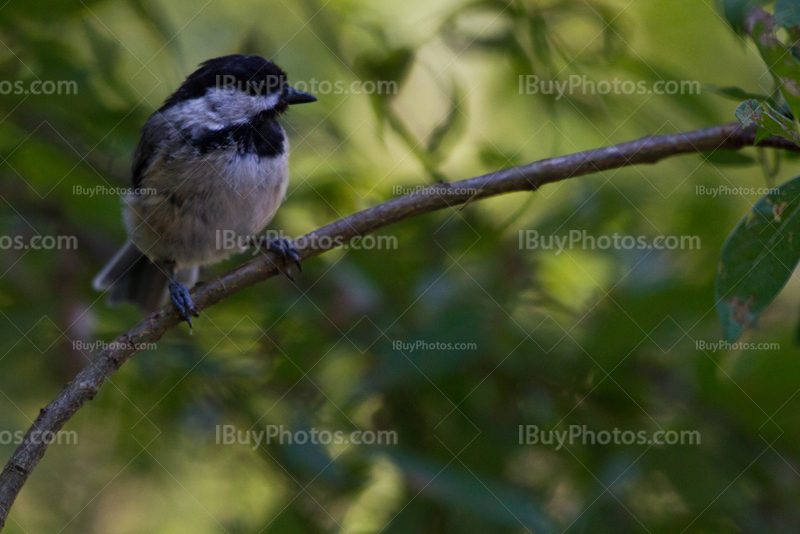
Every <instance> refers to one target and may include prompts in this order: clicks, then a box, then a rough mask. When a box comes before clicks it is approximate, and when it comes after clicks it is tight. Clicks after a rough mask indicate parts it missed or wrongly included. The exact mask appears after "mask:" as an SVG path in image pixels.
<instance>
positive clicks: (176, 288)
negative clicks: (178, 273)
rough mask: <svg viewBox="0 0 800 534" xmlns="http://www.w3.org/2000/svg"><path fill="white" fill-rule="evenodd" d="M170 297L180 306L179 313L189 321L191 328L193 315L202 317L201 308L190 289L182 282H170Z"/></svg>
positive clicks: (176, 305)
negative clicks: (190, 294)
mask: <svg viewBox="0 0 800 534" xmlns="http://www.w3.org/2000/svg"><path fill="white" fill-rule="evenodd" d="M169 298H170V299H172V302H173V304H175V307H177V308H178V313H180V315H181V317H182V318H183V320H184V321H186V322H187V323H189V328H192V317H200V308H198V307H197V305H196V304H195V303H194V301H192V297H190V296H189V289H188V288H187V287H186V286H185V285H183V284H181V283H180V282H174V281H173V282H170V284H169Z"/></svg>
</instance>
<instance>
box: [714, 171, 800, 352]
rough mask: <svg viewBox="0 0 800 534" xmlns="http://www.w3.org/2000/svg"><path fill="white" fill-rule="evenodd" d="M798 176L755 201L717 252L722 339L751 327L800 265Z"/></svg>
mask: <svg viewBox="0 0 800 534" xmlns="http://www.w3.org/2000/svg"><path fill="white" fill-rule="evenodd" d="M798 211H800V176H798V177H795V178H793V179H791V180H789V181H788V182H786V183H784V184H783V185H781V186H780V187H778V188H777V189H776V190H775V191H774V192H772V193H770V194H769V195H766V196H765V197H763V198H761V199H760V200H759V201H758V202H756V204H755V206H753V209H752V211H751V212H750V213H749V214H748V215H747V217H745V218H744V219H742V220H741V221H740V222H739V224H738V225H737V226H736V229H735V230H734V231H733V233H731V235H730V236H729V237H728V239H727V240H726V241H725V244H724V245H723V247H722V254H721V256H720V263H719V270H718V272H717V281H716V291H715V297H716V301H717V315H718V316H719V318H720V321H721V322H722V332H723V335H724V337H725V339H726V340H728V341H733V340H735V339H736V338H738V337H739V336H740V335H741V334H742V332H744V330H745V329H746V328H747V327H748V326H750V325H751V324H753V323H754V322H755V321H756V320H757V319H758V316H759V315H760V314H761V312H762V311H764V308H766V307H767V305H769V303H770V302H772V300H773V299H774V298H775V297H776V296H777V295H778V293H779V292H780V291H781V289H783V286H785V285H786V282H788V281H789V278H790V277H791V276H792V272H793V271H794V268H795V267H796V266H797V263H798V262H799V261H800V246H799V245H800V217H798V216H797V215H798Z"/></svg>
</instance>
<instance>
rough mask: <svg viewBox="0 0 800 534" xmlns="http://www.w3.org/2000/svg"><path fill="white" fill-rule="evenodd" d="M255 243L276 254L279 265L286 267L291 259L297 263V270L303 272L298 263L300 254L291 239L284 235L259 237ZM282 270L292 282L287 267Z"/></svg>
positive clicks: (292, 279) (292, 278)
mask: <svg viewBox="0 0 800 534" xmlns="http://www.w3.org/2000/svg"><path fill="white" fill-rule="evenodd" d="M257 245H258V246H259V247H261V249H262V250H264V251H268V252H274V253H275V254H277V256H278V260H279V261H280V264H281V266H283V267H288V265H289V261H291V262H292V263H294V264H295V265H297V270H298V271H300V272H303V267H302V266H301V265H300V254H299V253H298V252H297V249H296V248H295V246H294V243H292V240H291V239H287V238H285V237H261V238H259V239H258V241H257ZM282 272H283V274H285V275H286V277H287V278H288V279H289V280H291V281H292V282H294V277H293V276H292V273H290V272H289V270H288V269H284V270H282Z"/></svg>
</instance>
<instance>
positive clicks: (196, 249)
mask: <svg viewBox="0 0 800 534" xmlns="http://www.w3.org/2000/svg"><path fill="white" fill-rule="evenodd" d="M316 100H317V99H316V98H315V97H313V96H312V95H310V94H308V93H305V92H303V91H298V90H297V89H294V88H292V87H291V86H290V85H289V84H288V83H287V81H286V73H285V72H284V71H283V70H281V68H280V67H278V66H277V65H275V64H274V63H272V62H271V61H267V60H266V59H264V58H262V57H259V56H242V55H231V56H224V57H220V58H216V59H210V60H208V61H206V62H205V63H203V64H202V65H200V68H198V69H197V70H196V71H195V72H194V73H192V74H191V75H189V77H188V78H187V79H186V81H185V82H184V83H183V84H182V85H181V86H180V88H179V89H178V90H177V91H175V93H174V94H172V95H171V96H170V97H169V98H168V99H167V100H166V101H165V102H164V105H163V106H161V107H160V108H159V109H158V110H157V111H156V112H155V113H153V114H152V115H151V116H150V118H149V119H148V120H147V122H146V123H145V125H144V128H142V133H141V140H140V141H139V145H138V147H137V148H136V152H135V154H134V158H133V168H132V171H133V192H132V193H130V194H128V195H126V196H125V198H124V201H125V206H124V219H125V225H126V227H127V230H128V235H129V240H128V242H127V243H126V244H125V246H123V247H122V249H121V250H120V251H119V252H117V254H116V255H115V256H114V257H113V258H112V259H111V261H109V262H108V264H107V265H106V266H105V267H104V268H103V270H102V271H101V272H100V274H98V275H97V277H95V279H94V282H93V287H94V288H95V289H96V290H98V291H104V290H108V302H109V303H110V304H117V303H121V302H133V303H135V304H137V305H138V306H139V308H140V309H141V310H142V311H143V312H145V313H149V312H151V311H153V310H155V309H157V308H158V307H160V306H162V305H163V304H164V303H166V299H167V295H169V297H170V298H171V299H172V302H173V303H175V306H177V308H178V310H179V312H180V314H181V316H182V317H183V319H184V320H186V321H187V322H188V323H189V326H190V327H191V324H192V319H191V317H192V316H195V317H198V316H199V309H198V308H197V306H196V305H195V304H194V302H192V299H191V297H190V296H189V289H188V288H189V287H192V286H193V285H194V284H195V283H196V282H197V277H198V271H199V267H200V266H201V265H208V264H211V263H216V262H219V261H222V260H224V259H226V258H227V257H228V256H230V255H231V254H232V253H234V252H237V250H230V249H229V248H226V247H221V246H220V244H219V237H218V236H219V235H221V234H222V233H223V232H224V235H227V236H231V235H235V236H237V239H236V240H235V241H236V242H237V243H241V242H242V241H241V239H242V238H246V239H247V240H249V239H250V236H251V235H253V234H254V233H256V232H258V231H260V230H261V229H262V228H264V227H265V226H266V225H267V224H268V223H269V222H270V221H271V220H272V217H273V216H274V215H275V212H276V211H277V209H278V206H279V205H280V204H281V202H282V201H283V199H284V196H285V195H286V188H287V186H288V182H289V163H288V155H289V142H288V140H287V138H286V132H284V130H283V127H281V125H280V124H279V123H278V117H279V116H280V115H281V114H282V113H284V112H285V111H286V110H287V109H288V107H289V106H290V105H292V104H302V103H305V102H314V101H316ZM231 232H233V233H231ZM259 244H260V245H261V246H263V247H264V248H265V249H267V250H273V251H275V252H277V253H278V254H279V256H280V258H281V259H282V263H283V265H284V266H286V265H287V263H288V261H289V260H290V259H291V260H292V261H294V262H295V263H296V264H297V266H298V268H299V266H300V264H299V256H298V255H297V251H296V250H295V249H294V246H293V245H292V243H291V241H289V240H288V239H284V238H278V239H272V240H267V239H263V240H261V241H260V242H259ZM238 250H241V249H238Z"/></svg>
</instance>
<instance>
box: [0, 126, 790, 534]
mask: <svg viewBox="0 0 800 534" xmlns="http://www.w3.org/2000/svg"><path fill="white" fill-rule="evenodd" d="M754 142H755V132H754V131H753V130H748V129H744V128H742V127H741V126H740V125H738V124H726V125H723V126H716V127H713V128H706V129H703V130H695V131H692V132H686V133H679V134H671V135H659V136H650V137H645V138H642V139H638V140H636V141H631V142H628V143H623V144H620V145H614V146H609V147H604V148H598V149H596V150H591V151H587V152H580V153H577V154H572V155H569V156H561V157H557V158H550V159H545V160H542V161H538V162H535V163H531V164H528V165H524V166H521V167H515V168H511V169H505V170H502V171H498V172H495V173H491V174H486V175H483V176H478V177H475V178H470V179H468V180H461V181H458V182H451V183H443V184H437V185H435V186H432V187H429V188H427V189H424V190H422V191H420V192H417V193H414V194H411V195H405V196H402V197H398V198H395V199H393V200H390V201H388V202H384V203H383V204H379V205H377V206H374V207H372V208H369V209H366V210H364V211H361V212H358V213H354V214H353V215H350V216H349V217H345V218H344V219H340V220H338V221H336V222H334V223H331V224H329V225H327V226H324V227H322V228H320V229H318V230H315V231H314V232H311V233H310V234H307V235H305V236H303V237H302V238H299V239H298V240H296V243H297V244H298V245H299V246H298V252H299V254H300V257H301V258H302V259H303V260H305V259H308V258H310V257H312V256H316V255H318V254H322V253H323V252H325V251H327V250H330V249H331V248H334V247H336V246H338V245H339V244H342V243H347V242H348V241H350V240H351V239H353V238H356V237H358V236H364V235H366V234H369V233H372V232H375V231H376V230H379V229H381V228H384V227H386V226H388V225H390V224H394V223H397V222H400V221H403V220H405V219H409V218H411V217H416V216H419V215H423V214H425V213H429V212H432V211H436V210H441V209H444V208H447V207H453V206H458V205H462V204H467V203H469V202H472V201H473V200H479V199H483V198H488V197H492V196H496V195H501V194H504V193H510V192H514V191H535V190H536V189H538V188H539V187H541V186H542V185H545V184H549V183H553V182H559V181H561V180H566V179H569V178H574V177H577V176H583V175H586V174H592V173H597V172H601V171H605V170H609V169H616V168H620V167H625V166H628V165H637V164H642V163H656V162H658V161H659V160H661V159H664V158H667V157H670V156H676V155H680V154H689V153H698V152H711V151H714V150H739V149H741V148H743V147H746V146H751V145H753V144H754ZM759 146H768V147H773V148H782V149H787V150H794V151H800V147H798V146H797V145H795V144H793V143H792V142H790V141H788V140H786V139H782V138H772V139H766V140H764V141H762V142H761V143H760V144H759ZM274 260H275V257H274V256H273V255H272V254H270V255H267V256H261V257H259V258H256V259H253V260H250V261H248V262H247V263H245V264H243V265H241V266H239V267H237V268H235V269H233V270H232V271H230V272H228V273H225V274H223V275H222V276H220V277H219V278H216V279H214V280H211V281H209V282H206V283H202V284H199V285H198V286H197V287H196V288H195V289H194V290H193V291H192V298H193V299H194V302H195V303H196V304H197V305H198V306H199V307H200V308H208V307H209V306H212V305H214V304H216V303H217V302H219V301H221V300H222V299H224V298H226V297H228V296H230V295H233V294H234V293H238V292H239V291H242V290H243V289H245V288H247V287H250V286H252V285H254V284H256V283H258V282H261V281H263V280H266V279H267V278H270V277H272V276H275V275H277V274H279V272H280V271H279V270H278V268H277V266H276V264H275V261H274ZM179 322H180V319H179V317H178V315H177V313H176V310H175V308H174V306H172V305H169V306H167V307H166V308H163V309H161V310H159V311H157V312H155V313H153V314H151V315H150V316H148V317H146V318H145V319H144V320H142V322H140V323H139V324H137V325H136V326H134V327H133V328H131V329H130V330H128V331H127V332H125V333H124V334H122V335H120V336H119V337H117V338H116V339H115V340H114V342H113V343H111V344H110V345H109V348H107V349H106V350H103V351H101V352H100V353H99V354H98V355H97V356H96V357H95V358H94V359H93V360H92V361H91V362H90V363H89V364H88V365H87V366H86V367H85V368H84V369H83V370H82V371H81V372H80V373H79V374H78V375H77V376H76V377H75V379H74V380H73V381H72V382H70V383H69V384H67V385H66V387H65V388H64V390H63V391H62V392H61V393H60V394H59V395H58V397H56V399H55V400H54V401H53V402H51V403H50V404H49V405H48V406H47V407H46V408H44V409H42V410H41V412H40V413H39V416H38V417H37V418H36V421H35V422H34V423H33V426H31V428H30V429H29V430H28V432H27V434H26V435H25V438H24V439H23V441H22V443H20V445H19V446H18V447H17V449H16V451H15V452H14V454H13V455H12V457H11V459H10V460H9V461H8V463H7V464H6V466H5V468H4V469H3V472H2V474H0V530H2V528H3V527H4V526H5V521H6V518H7V517H8V513H9V511H10V509H11V505H12V504H13V503H14V500H15V499H16V497H17V495H18V494H19V492H20V490H21V489H22V486H23V485H24V484H25V481H26V480H27V479H28V477H29V476H30V474H31V472H32V471H33V469H34V467H36V464H38V463H39V460H41V459H42V457H43V456H44V453H45V451H46V450H47V446H48V444H47V443H44V442H43V440H42V439H41V436H42V435H54V434H55V433H57V432H58V431H59V430H61V428H63V426H64V425H65V424H66V423H67V421H69V420H70V418H72V416H73V415H75V413H76V412H77V411H78V410H79V409H80V408H81V407H82V406H83V405H84V404H85V403H86V401H88V400H91V399H93V398H94V396H95V395H96V394H97V392H98V390H99V389H100V386H101V385H102V384H103V382H105V380H106V379H107V378H108V377H110V376H111V375H112V374H113V373H114V372H115V371H116V370H117V369H119V368H120V366H121V365H122V364H124V363H125V362H126V361H128V360H129V359H130V358H131V357H132V356H133V355H134V354H136V353H137V352H139V351H138V350H137V349H135V348H134V347H142V346H145V345H146V344H148V343H154V342H156V341H158V340H159V339H161V337H162V336H163V335H164V334H165V333H166V332H167V330H169V329H171V328H173V327H174V326H176V325H177V324H179ZM50 433H52V434H50Z"/></svg>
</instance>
